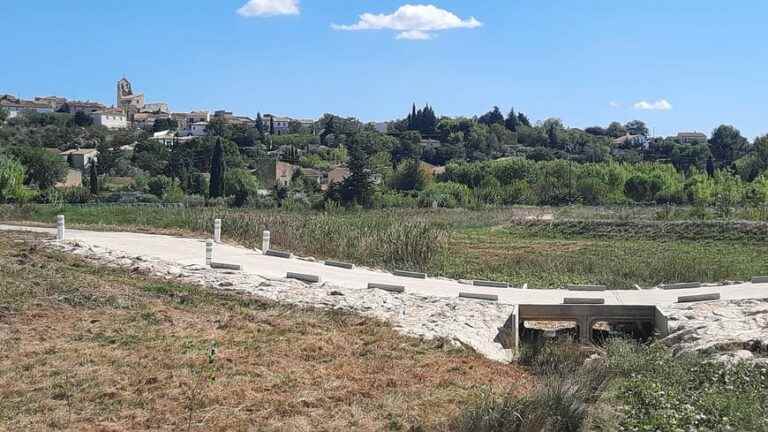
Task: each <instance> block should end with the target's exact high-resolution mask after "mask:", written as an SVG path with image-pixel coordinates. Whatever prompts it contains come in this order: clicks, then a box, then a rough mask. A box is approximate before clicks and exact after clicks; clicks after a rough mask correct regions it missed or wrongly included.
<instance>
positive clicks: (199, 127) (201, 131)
mask: <svg viewBox="0 0 768 432" xmlns="http://www.w3.org/2000/svg"><path fill="white" fill-rule="evenodd" d="M187 132H188V134H189V135H191V136H195V137H201V136H205V135H206V134H207V133H208V122H204V121H200V122H196V123H192V124H191V125H189V128H188V129H187Z"/></svg>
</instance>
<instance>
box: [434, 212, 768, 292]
mask: <svg viewBox="0 0 768 432" xmlns="http://www.w3.org/2000/svg"><path fill="white" fill-rule="evenodd" d="M649 237H659V236H649ZM766 256H768V243H764V242H756V241H747V240H741V241H736V240H690V239H674V238H671V239H669V240H664V239H662V238H651V239H647V240H643V239H638V238H636V236H634V235H631V233H626V234H618V235H615V236H613V237H612V238H606V237H605V236H589V235H570V234H553V233H544V232H540V231H538V230H537V228H536V227H531V226H526V225H517V226H512V227H507V228H478V229H464V230H458V231H454V232H453V233H452V235H451V238H450V241H449V243H448V245H447V247H446V248H445V249H443V250H442V251H441V253H440V259H439V261H438V262H437V264H435V265H434V268H433V271H434V272H437V273H440V274H441V275H444V276H446V277H452V278H466V279H483V280H499V281H509V282H511V283H513V284H515V285H522V284H523V283H527V284H528V285H529V286H530V287H533V288H546V287H558V286H562V285H565V284H569V283H598V284H604V285H607V286H609V287H612V288H631V287H632V286H633V285H634V284H639V285H641V286H644V287H650V286H656V285H658V284H660V283H663V282H686V281H688V282H690V281H702V282H717V281H723V280H749V279H751V278H752V276H755V275H758V274H764V273H768V261H767V260H766V259H765V257H766Z"/></svg>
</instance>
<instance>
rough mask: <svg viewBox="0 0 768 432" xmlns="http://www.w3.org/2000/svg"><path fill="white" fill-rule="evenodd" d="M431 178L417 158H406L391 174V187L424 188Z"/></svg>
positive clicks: (402, 188)
mask: <svg viewBox="0 0 768 432" xmlns="http://www.w3.org/2000/svg"><path fill="white" fill-rule="evenodd" d="M431 180H432V176H431V174H429V173H427V172H426V171H425V170H424V169H422V168H421V164H420V162H419V161H418V160H417V159H408V160H406V161H404V162H403V163H401V164H400V165H399V166H398V167H397V169H396V170H395V173H394V175H393V178H392V181H391V186H392V189H396V190H401V191H411V190H418V191H421V190H424V189H426V188H427V186H429V182H430V181H431Z"/></svg>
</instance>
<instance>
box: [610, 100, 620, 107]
mask: <svg viewBox="0 0 768 432" xmlns="http://www.w3.org/2000/svg"><path fill="white" fill-rule="evenodd" d="M608 106H610V107H611V108H621V102H616V101H610V102H608Z"/></svg>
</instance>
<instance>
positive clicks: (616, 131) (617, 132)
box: [605, 122, 627, 138]
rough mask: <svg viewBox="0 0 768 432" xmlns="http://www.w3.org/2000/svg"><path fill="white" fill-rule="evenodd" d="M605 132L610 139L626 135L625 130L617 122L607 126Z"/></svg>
mask: <svg viewBox="0 0 768 432" xmlns="http://www.w3.org/2000/svg"><path fill="white" fill-rule="evenodd" d="M605 131H606V133H607V134H608V136H609V137H611V138H621V137H623V136H624V135H626V134H627V129H626V128H625V127H624V126H623V125H622V124H621V123H619V122H613V123H611V124H609V125H608V129H606V130H605Z"/></svg>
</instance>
